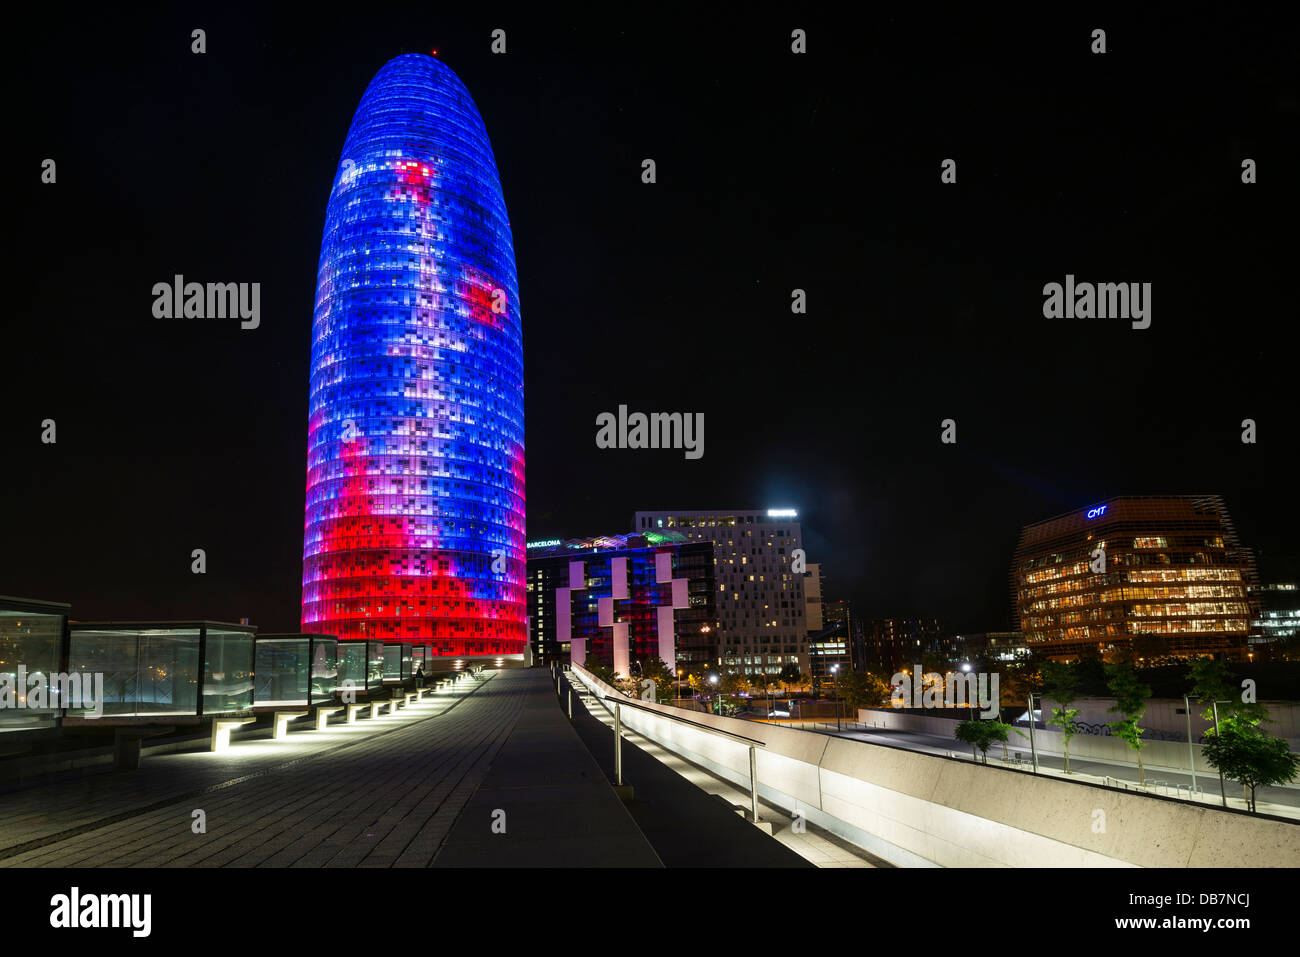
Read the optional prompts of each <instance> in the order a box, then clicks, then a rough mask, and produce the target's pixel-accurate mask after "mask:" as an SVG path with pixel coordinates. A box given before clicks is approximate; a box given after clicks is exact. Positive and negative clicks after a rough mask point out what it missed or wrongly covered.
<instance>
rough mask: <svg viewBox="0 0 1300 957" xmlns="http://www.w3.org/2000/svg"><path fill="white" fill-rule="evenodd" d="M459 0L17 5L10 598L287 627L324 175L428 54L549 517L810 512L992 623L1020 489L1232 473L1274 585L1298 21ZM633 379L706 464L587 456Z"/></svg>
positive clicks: (1217, 481)
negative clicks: (220, 296) (509, 240)
mask: <svg viewBox="0 0 1300 957" xmlns="http://www.w3.org/2000/svg"><path fill="white" fill-rule="evenodd" d="M453 6H454V5H451V4H429V5H416V4H407V5H401V6H400V7H396V8H394V7H392V6H390V5H369V6H367V5H360V6H352V7H351V8H349V9H350V10H351V15H350V16H349V17H347V18H343V17H341V16H339V15H338V13H337V12H336V8H333V7H328V6H323V7H319V8H317V7H307V8H303V10H301V11H285V12H282V13H269V12H266V11H247V12H243V13H231V12H229V11H224V12H223V10H222V8H220V7H217V6H213V7H211V8H207V9H199V8H195V9H193V10H192V11H189V12H183V11H177V10H167V11H163V12H157V13H152V14H150V13H127V12H123V11H120V10H118V9H116V8H113V9H111V10H109V11H106V12H101V13H94V14H90V13H86V14H80V15H78V16H76V17H72V16H71V15H70V14H69V13H68V12H67V11H66V10H63V9H59V8H56V7H54V6H43V7H40V8H38V9H37V10H36V11H35V12H34V13H31V14H29V15H30V16H31V17H32V18H33V19H32V20H31V21H30V22H29V23H28V24H27V25H26V27H25V28H24V29H21V30H18V29H15V30H14V32H13V34H12V36H11V39H12V41H13V43H12V44H11V47H12V49H11V52H10V54H9V59H10V63H11V65H12V66H13V68H14V75H15V79H13V80H11V83H10V85H9V97H8V98H7V99H8V105H9V108H10V116H9V118H8V124H7V125H8V129H9V132H10V136H9V137H7V139H8V140H9V143H8V148H7V150H6V153H7V156H6V159H5V162H6V164H7V165H8V166H9V167H10V168H9V170H8V177H7V181H8V182H9V184H10V189H9V195H10V197H12V199H11V206H10V210H9V216H8V219H9V240H10V241H9V243H7V244H6V246H7V247H8V251H7V259H8V262H9V266H10V267H11V272H10V277H9V281H8V284H7V289H8V293H9V295H8V300H9V301H8V308H7V310H6V315H5V317H4V319H3V324H2V325H0V359H2V360H3V364H2V368H3V375H2V376H0V400H3V401H2V404H0V442H2V443H3V444H2V445H0V449H3V453H2V454H0V463H2V465H0V515H3V526H2V528H3V531H2V532H0V593H4V594H15V595H21V596H25V597H30V598H39V599H47V600H57V601H68V602H71V603H72V604H73V615H74V617H77V618H81V619H98V618H119V619H151V618H194V617H210V618H217V619H222V620H237V619H238V618H240V617H244V616H246V617H248V618H250V619H251V621H252V622H253V623H254V624H256V625H258V626H260V627H261V629H263V630H265V631H286V630H289V631H292V630H296V629H297V627H298V615H299V599H300V584H301V559H302V526H303V496H304V487H305V472H306V427H307V379H308V372H307V359H308V349H309V344H310V334H311V323H312V306H313V302H314V296H315V284H316V266H317V258H318V256H319V253H320V241H321V229H322V226H323V223H324V215H325V205H326V200H327V197H328V194H329V190H330V186H331V183H332V180H333V177H334V173H335V170H336V168H337V164H338V161H339V154H340V150H341V148H342V145H343V140H344V136H345V135H346V133H347V130H348V126H349V123H350V122H351V119H352V115H353V112H354V111H355V109H356V107H357V103H358V101H359V100H360V97H361V94H362V92H363V91H364V89H365V87H366V84H367V83H368V82H369V80H370V78H371V77H372V76H373V75H374V73H375V72H376V71H377V70H378V69H379V68H380V67H381V66H382V65H383V64H384V63H385V62H386V61H387V60H388V59H390V58H391V57H393V56H396V55H398V54H400V53H406V52H421V53H429V52H431V51H432V50H433V49H435V48H436V49H437V50H438V56H439V58H440V59H442V60H443V61H444V62H445V63H446V64H447V65H449V66H450V67H451V68H452V69H454V70H455V71H456V72H457V73H458V74H459V76H460V77H461V79H462V80H463V81H464V82H465V84H466V86H467V87H468V88H469V90H470V92H471V93H472V94H473V96H474V98H475V100H476V102H477V105H478V108H479V111H480V112H481V114H482V116H483V118H484V122H485V123H486V125H487V130H488V134H489V136H490V137H491V141H492V145H493V149H494V151H495V153H496V161H497V166H498V169H499V171H500V175H501V180H502V183H503V186H504V190H505V198H506V203H507V206H508V209H509V211H510V218H511V225H512V229H513V232H514V239H515V255H516V260H517V263H518V271H519V286H520V297H521V303H520V305H521V312H522V316H523V323H524V344H525V372H526V377H527V379H526V396H525V401H526V408H527V433H526V434H527V462H528V472H527V495H528V525H529V527H528V533H529V538H530V539H537V538H551V537H570V536H578V535H587V534H598V533H615V532H620V531H627V530H629V527H630V524H631V520H632V514H633V512H634V511H635V510H636V509H637V508H650V507H660V506H663V507H683V508H689V507H698V508H705V507H709V508H711V507H727V508H732V507H734V508H754V507H760V508H763V507H777V506H780V507H793V508H797V509H798V510H799V513H800V518H801V521H802V524H803V530H804V535H805V541H806V544H807V548H808V552H809V560H810V561H820V562H822V568H823V573H824V575H825V576H826V579H827V584H826V587H825V592H826V597H827V598H828V599H835V598H851V599H853V600H854V602H855V603H857V605H858V606H859V608H860V610H861V611H862V612H863V613H865V614H867V615H872V616H877V615H878V616H890V615H933V616H939V617H942V618H944V619H945V620H947V621H948V622H949V623H951V624H952V625H953V626H954V627H957V628H960V629H963V630H971V631H976V630H985V629H1000V628H1003V627H1006V626H1008V625H1009V624H1010V613H1011V609H1010V599H1009V594H1008V567H1009V563H1010V560H1011V554H1012V550H1013V548H1014V546H1015V542H1016V539H1017V537H1018V534H1019V530H1020V528H1021V526H1022V525H1023V524H1025V523H1027V522H1031V521H1036V520H1039V519H1042V518H1046V517H1049V516H1052V515H1055V514H1058V513H1060V512H1063V511H1068V510H1070V509H1074V508H1080V507H1086V506H1088V505H1089V504H1091V503H1092V502H1094V501H1096V500H1100V499H1102V498H1106V497H1109V496H1112V495H1117V494H1134V493H1175V492H1219V493H1222V494H1224V495H1225V496H1226V499H1227V504H1228V507H1229V510H1230V513H1231V514H1232V516H1233V518H1234V519H1235V521H1236V524H1237V528H1238V530H1239V532H1240V533H1241V536H1242V538H1243V540H1244V542H1245V543H1246V544H1248V545H1252V546H1254V547H1255V548H1256V550H1257V553H1258V554H1259V558H1260V565H1261V571H1262V573H1263V576H1264V578H1265V580H1278V579H1282V580H1290V579H1294V578H1295V577H1296V576H1297V575H1300V510H1298V509H1297V508H1296V506H1295V502H1294V493H1295V490H1296V487H1297V485H1298V484H1300V483H1298V482H1297V472H1296V467H1295V466H1296V455H1295V449H1296V447H1297V439H1298V438H1300V436H1298V435H1297V403H1296V385H1295V379H1296V376H1297V375H1298V374H1300V363H1298V362H1297V355H1296V349H1295V345H1294V342H1295V333H1294V331H1293V328H1292V327H1293V326H1294V324H1295V322H1296V321H1297V308H1296V293H1295V281H1296V280H1295V276H1296V263H1297V242H1296V222H1297V216H1296V213H1297V209H1298V208H1300V204H1298V203H1297V199H1298V196H1297V193H1298V190H1297V185H1296V181H1297V176H1298V175H1300V162H1298V161H1300V139H1298V136H1297V130H1298V129H1300V93H1297V88H1296V83H1295V76H1296V73H1295V50H1296V49H1297V47H1298V43H1297V39H1298V38H1297V36H1296V32H1295V31H1294V30H1293V29H1291V28H1290V26H1289V25H1284V24H1280V23H1276V22H1269V21H1268V20H1267V19H1264V18H1261V17H1258V16H1256V17H1247V16H1244V15H1241V14H1236V13H1232V14H1227V13H1221V14H1215V15H1214V16H1213V17H1208V16H1202V15H1197V14H1190V13H1186V12H1180V13H1179V14H1177V15H1169V14H1166V13H1154V14H1152V15H1150V16H1149V17H1148V18H1146V19H1135V18H1134V17H1133V15H1131V14H1129V15H1123V16H1121V15H1119V14H1110V13H1102V12H1095V11H1080V12H1078V13H1077V14H1074V15H1067V16H1062V17H1060V18H1055V19H1054V18H1053V17H1051V16H1048V15H1045V14H1039V13H1035V14H1034V15H1033V19H1031V20H1026V19H1024V18H1023V17H1021V18H1019V19H1018V20H1013V19H1012V18H1007V19H1006V20H1003V21H1000V20H999V19H998V18H997V17H995V16H994V15H993V14H991V13H983V14H980V15H975V14H962V15H953V14H947V15H945V14H944V13H942V11H939V10H937V9H931V8H927V12H926V15H925V16H924V18H918V19H916V20H914V21H905V20H902V19H895V18H883V17H882V18H881V19H875V20H873V19H871V18H870V17H857V18H854V19H851V20H845V21H842V22H841V21H837V20H835V19H833V18H831V17H826V16H818V17H814V16H809V15H807V13H806V12H805V10H806V8H805V7H804V6H802V5H795V6H792V7H790V8H789V12H788V13H786V14H784V15H782V16H779V17H769V18H765V19H755V18H754V17H753V16H752V15H750V14H748V13H744V12H742V10H743V7H736V6H734V5H733V11H734V12H732V13H729V14H727V15H726V16H718V17H716V18H713V19H710V18H708V17H707V16H704V15H699V14H691V15H690V16H685V15H680V14H673V13H668V12H665V11H663V10H661V8H659V7H658V6H655V5H652V6H650V7H644V6H638V7H635V8H632V11H633V13H632V16H633V17H634V19H630V20H629V21H628V22H627V23H619V22H618V20H617V17H616V15H615V14H613V13H610V14H608V15H601V16H599V17H596V18H594V19H593V18H591V17H590V16H588V15H585V14H580V13H576V12H575V13H563V12H561V11H560V10H559V9H558V8H553V7H550V6H548V7H547V9H546V11H545V14H544V15H542V14H537V13H534V14H529V15H523V14H518V13H512V12H509V11H506V10H500V9H493V8H489V7H486V6H482V5H468V6H471V8H472V10H473V12H472V13H471V14H469V15H466V16H464V17H457V18H451V17H450V16H449V15H448V14H446V13H444V12H441V11H445V10H447V9H450V8H452V7H453ZM863 9H864V10H867V11H870V10H871V9H872V8H870V7H867V8H863ZM426 10H427V11H428V12H425V11H426ZM1198 16H1200V19H1197V17H1198ZM196 27H200V28H203V29H205V30H206V31H207V53H206V54H204V55H194V54H192V53H191V52H190V44H191V39H190V31H191V30H192V29H194V28H196ZM498 27H500V28H503V29H505V30H506V34H507V53H506V54H505V55H493V54H492V53H491V52H490V49H489V47H490V42H491V41H490V34H491V31H492V30H493V29H494V28H498ZM796 27H798V28H802V29H804V30H806V31H807V35H808V53H807V54H806V55H802V56H796V55H793V54H792V53H791V52H790V32H791V30H792V29H794V28H796ZM1097 27H1101V28H1103V29H1105V30H1106V32H1107V47H1108V52H1107V53H1105V54H1104V55H1094V54H1093V53H1091V52H1090V45H1091V42H1092V41H1091V32H1092V30H1093V29H1094V28H1097ZM47 157H51V158H54V159H55V160H56V162H57V164H58V166H57V173H58V181H57V183H56V184H55V185H44V184H42V183H41V181H40V172H41V161H42V160H43V159H45V158H47ZM647 157H649V158H653V159H654V160H655V161H656V164H657V170H658V182H657V183H656V184H654V185H645V184H643V183H642V182H641V177H640V173H641V161H642V160H643V159H644V158H647ZM949 157H951V158H953V159H955V160H956V161H957V183H956V184H955V185H944V184H941V183H940V176H939V174H940V163H941V162H942V161H943V160H944V159H945V158H949ZM1246 157H1250V158H1253V159H1254V160H1256V162H1257V163H1258V180H1259V181H1258V183H1257V184H1255V185H1243V184H1242V182H1241V162H1242V160H1243V159H1244V158H1246ZM176 273H181V274H183V275H185V276H186V277H187V279H192V280H196V281H201V282H209V281H219V282H260V283H261V284H262V292H261V296H262V300H261V301H262V319H261V327H260V328H259V329H257V330H254V331H243V330H241V329H240V328H239V323H238V321H237V320H224V321H223V320H161V319H155V318H154V317H153V316H152V312H151V307H152V303H153V296H152V294H151V289H152V286H153V284H154V283H156V282H160V281H170V279H171V277H172V276H173V275H174V274H176ZM1067 273H1072V274H1074V275H1075V276H1076V278H1077V279H1078V280H1080V281H1093V282H1150V283H1152V284H1153V290H1152V308H1153V311H1152V325H1151V328H1149V329H1146V330H1142V331H1139V330H1134V329H1131V328H1130V325H1129V323H1128V322H1127V321H1125V320H1123V319H1076V320H1064V319H1057V320H1050V319H1045V318H1044V317H1043V311H1042V307H1043V294H1042V287H1043V285H1044V284H1045V283H1048V282H1063V281H1064V278H1065V276H1066V274H1067ZM794 288H802V289H805V290H806V291H807V295H808V314H807V315H806V316H796V315H792V314H791V310H790V302H791V298H790V297H791V290H792V289H794ZM619 404H626V405H627V406H628V407H629V409H631V410H634V411H644V412H651V411H679V412H703V413H704V416H705V453H704V457H703V458H702V459H699V460H698V461H689V460H687V459H686V458H685V457H684V455H683V453H682V452H681V451H658V450H656V451H650V450H646V451H633V450H625V451H608V450H606V451H602V450H599V449H597V448H596V445H595V434H596V425H595V420H596V416H597V415H598V414H599V413H601V412H605V411H616V410H617V408H618V406H619ZM948 417H951V418H954V419H956V421H957V437H958V441H957V444H956V445H955V446H949V445H942V444H941V443H940V441H939V436H940V421H941V420H942V419H944V418H948ZM1246 417H1251V418H1254V419H1255V420H1256V421H1257V423H1258V434H1259V440H1258V444H1256V445H1253V446H1249V445H1243V444H1242V442H1241V440H1240V433H1241V427H1240V423H1241V420H1242V419H1243V418H1246ZM46 418H52V419H54V420H55V421H56V423H57V430H58V431H57V436H58V441H57V444H55V445H44V444H42V443H41V441H40V436H41V421H42V420H43V419H46ZM194 548H203V549H205V550H206V552H207V561H208V573H207V574H206V575H204V576H196V575H193V574H191V572H190V561H191V559H190V552H191V550H192V549H194Z"/></svg>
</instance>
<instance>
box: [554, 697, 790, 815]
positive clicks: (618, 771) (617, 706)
mask: <svg viewBox="0 0 1300 957" xmlns="http://www.w3.org/2000/svg"><path fill="white" fill-rule="evenodd" d="M592 677H593V678H594V677H595V676H594V675H593V676H592ZM582 684H583V686H584V687H586V688H587V691H588V692H589V693H590V694H591V696H592V697H593V698H598V699H599V700H600V701H601V702H602V703H603V702H606V701H613V702H614V708H613V711H614V783H615V784H617V785H618V786H619V787H622V786H623V728H622V723H623V722H622V718H621V716H620V713H619V712H620V711H621V709H622V708H624V707H628V708H633V709H635V710H637V711H645V712H647V713H649V714H653V715H658V716H659V717H661V718H665V719H667V720H668V721H680V722H681V723H682V724H689V725H691V726H692V727H695V728H699V729H700V730H701V731H707V732H709V733H710V734H715V735H717V736H718V737H720V738H730V739H731V740H733V741H739V742H741V743H742V744H744V745H745V747H747V748H748V749H749V816H750V821H751V822H753V823H754V824H755V825H757V824H758V823H759V820H758V759H757V753H758V752H757V750H756V749H757V748H765V747H767V744H766V743H765V742H763V741H759V740H758V739H757V738H747V737H745V736H744V735H743V734H732V733H731V732H730V731H719V730H718V729H717V728H710V727H709V726H708V725H707V724H701V723H700V722H699V721H692V720H690V719H689V718H678V717H676V716H674V715H671V714H664V713H663V712H662V711H658V710H656V709H654V708H648V707H646V706H645V705H644V704H641V703H640V702H638V701H633V700H631V699H630V698H625V697H624V696H623V695H621V694H620V695H607V694H605V692H603V691H597V690H596V689H595V688H591V687H589V686H587V683H586V682H585V681H583V682H582ZM569 687H570V688H572V687H573V683H572V682H570V683H569ZM769 833H770V831H769Z"/></svg>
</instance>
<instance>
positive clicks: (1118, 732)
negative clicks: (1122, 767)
mask: <svg viewBox="0 0 1300 957" xmlns="http://www.w3.org/2000/svg"><path fill="white" fill-rule="evenodd" d="M1106 674H1107V676H1108V679H1109V680H1108V681H1107V686H1108V687H1109V688H1110V691H1111V694H1113V695H1114V696H1115V704H1114V705H1113V706H1112V707H1110V708H1107V709H1106V710H1107V711H1114V712H1118V713H1119V714H1121V715H1123V717H1122V718H1121V719H1120V720H1119V721H1111V722H1110V727H1111V730H1113V731H1114V732H1115V736H1116V737H1117V738H1120V739H1121V740H1123V741H1125V742H1127V744H1128V746H1129V747H1130V748H1132V749H1133V750H1134V751H1136V752H1137V765H1138V784H1145V783H1146V773H1145V771H1144V770H1143V768H1142V748H1143V747H1144V746H1145V744H1146V742H1145V741H1143V740H1142V735H1143V734H1144V733H1145V732H1146V729H1145V728H1142V727H1139V726H1138V722H1139V721H1141V720H1142V716H1143V715H1144V714H1146V710H1147V698H1149V697H1151V687H1150V686H1149V685H1146V684H1144V683H1143V682H1142V680H1141V679H1140V678H1138V676H1137V672H1136V671H1135V670H1134V669H1133V663H1132V662H1129V661H1124V662H1118V663H1116V664H1109V665H1107V666H1106Z"/></svg>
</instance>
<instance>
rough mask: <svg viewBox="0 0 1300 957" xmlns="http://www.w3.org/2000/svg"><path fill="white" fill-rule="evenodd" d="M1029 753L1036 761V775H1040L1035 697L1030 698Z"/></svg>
mask: <svg viewBox="0 0 1300 957" xmlns="http://www.w3.org/2000/svg"><path fill="white" fill-rule="evenodd" d="M1029 753H1030V755H1032V757H1033V760H1034V773H1035V774H1037V773H1038V748H1037V747H1036V746H1035V745H1034V696H1033V695H1032V694H1031V695H1030V696H1029Z"/></svg>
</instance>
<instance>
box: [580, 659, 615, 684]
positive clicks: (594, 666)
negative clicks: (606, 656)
mask: <svg viewBox="0 0 1300 957" xmlns="http://www.w3.org/2000/svg"><path fill="white" fill-rule="evenodd" d="M582 667H584V668H586V669H587V670H588V671H590V672H591V673H592V674H593V675H595V676H596V677H597V678H599V679H600V680H601V681H603V682H605V684H607V685H609V686H610V687H613V688H617V687H618V683H619V677H618V675H617V674H615V673H614V669H613V668H607V667H605V665H604V664H603V663H602V662H601V661H599V660H598V659H596V658H588V659H587V660H586V662H585V663H584V664H583V666H582Z"/></svg>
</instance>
